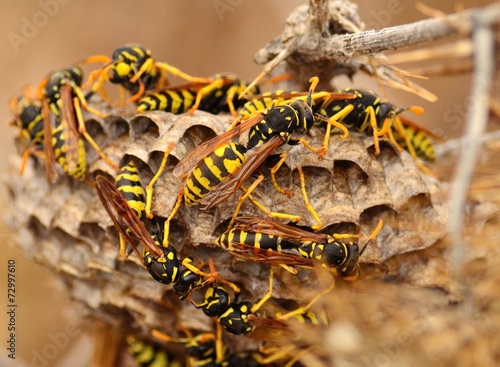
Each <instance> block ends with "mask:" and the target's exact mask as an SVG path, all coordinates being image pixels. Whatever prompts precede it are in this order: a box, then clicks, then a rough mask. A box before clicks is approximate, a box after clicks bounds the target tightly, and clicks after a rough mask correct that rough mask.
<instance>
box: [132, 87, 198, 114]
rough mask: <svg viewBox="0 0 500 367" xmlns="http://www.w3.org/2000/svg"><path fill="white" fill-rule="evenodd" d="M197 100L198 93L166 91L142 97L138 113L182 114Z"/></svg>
mask: <svg viewBox="0 0 500 367" xmlns="http://www.w3.org/2000/svg"><path fill="white" fill-rule="evenodd" d="M195 99H196V92H194V91H191V90H178V91H175V90H164V91H161V92H157V93H151V94H148V95H146V96H144V97H142V98H141V99H140V100H139V104H138V106H137V112H138V113H142V112H146V111H166V112H170V113H173V114H181V113H185V112H187V111H188V110H189V109H190V108H191V107H192V106H193V104H194V101H195Z"/></svg>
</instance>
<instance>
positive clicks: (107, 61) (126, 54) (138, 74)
mask: <svg viewBox="0 0 500 367" xmlns="http://www.w3.org/2000/svg"><path fill="white" fill-rule="evenodd" d="M83 62H85V63H92V62H102V63H104V66H103V67H101V68H100V69H98V70H95V71H93V72H92V73H91V74H90V76H89V79H88V81H87V82H86V83H85V85H84V87H85V88H88V87H90V86H92V88H91V93H95V92H96V91H100V92H101V94H103V96H106V94H105V92H104V89H103V84H104V83H105V82H106V81H109V82H111V83H114V84H120V85H121V86H122V87H123V88H125V89H126V90H128V91H129V92H130V93H131V94H132V97H130V99H129V101H131V102H133V101H137V100H138V99H139V98H141V97H142V95H143V94H144V92H145V91H148V90H152V89H158V88H162V87H165V86H167V84H168V81H167V78H166V76H165V74H166V73H170V74H172V75H175V76H178V77H180V78H182V79H185V80H187V81H190V82H194V83H209V82H210V80H209V79H207V78H196V77H193V76H191V75H188V74H186V73H184V72H182V71H181V70H179V69H177V68H176V67H174V66H172V65H169V64H167V63H164V62H158V61H156V60H155V59H154V58H153V56H152V53H151V51H150V50H148V49H146V48H144V47H143V46H141V45H137V44H127V45H124V46H120V47H118V48H117V49H116V50H115V51H114V52H113V55H112V56H111V58H109V57H107V56H105V55H96V56H91V57H89V58H87V59H86V60H84V61H83Z"/></svg>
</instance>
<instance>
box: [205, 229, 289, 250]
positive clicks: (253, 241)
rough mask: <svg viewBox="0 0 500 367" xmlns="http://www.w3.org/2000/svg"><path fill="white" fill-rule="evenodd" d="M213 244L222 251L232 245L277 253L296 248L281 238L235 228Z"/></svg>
mask: <svg viewBox="0 0 500 367" xmlns="http://www.w3.org/2000/svg"><path fill="white" fill-rule="evenodd" d="M215 243H217V244H218V245H219V246H220V247H222V248H223V249H231V247H232V246H233V243H243V244H245V245H247V246H252V247H255V248H260V249H263V250H272V251H277V252H282V251H283V250H290V249H293V248H295V247H296V245H295V244H294V243H292V242H290V241H287V240H286V239H285V238H284V237H283V236H275V235H269V234H265V233H259V232H247V231H244V230H241V229H237V228H231V229H229V230H228V231H226V232H224V233H223V234H221V235H220V236H219V237H217V239H216V240H215Z"/></svg>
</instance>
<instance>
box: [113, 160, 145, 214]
mask: <svg viewBox="0 0 500 367" xmlns="http://www.w3.org/2000/svg"><path fill="white" fill-rule="evenodd" d="M115 186H116V188H117V189H118V191H120V192H121V193H122V194H123V196H124V197H125V200H126V201H127V204H128V206H129V207H130V209H132V210H133V211H134V212H135V214H136V215H137V217H138V218H139V219H141V220H142V219H144V211H145V209H146V195H145V193H144V189H143V187H142V184H141V177H140V176H139V172H138V171H137V167H136V166H135V164H134V162H133V161H129V162H128V163H127V164H125V165H123V166H122V167H121V169H120V173H119V174H118V176H116V179H115Z"/></svg>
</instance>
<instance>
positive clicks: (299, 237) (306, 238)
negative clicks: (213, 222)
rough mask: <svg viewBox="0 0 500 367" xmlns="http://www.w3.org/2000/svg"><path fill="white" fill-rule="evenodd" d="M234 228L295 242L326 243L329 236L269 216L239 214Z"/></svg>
mask: <svg viewBox="0 0 500 367" xmlns="http://www.w3.org/2000/svg"><path fill="white" fill-rule="evenodd" d="M235 223H236V224H235V228H236V229H240V230H243V231H246V232H254V233H263V234H267V235H274V236H280V237H283V238H285V239H287V240H289V241H292V242H293V241H295V242H318V243H327V242H328V240H329V239H330V236H329V235H327V234H324V233H315V232H311V231H306V230H305V229H302V228H299V227H294V226H290V225H287V224H283V223H280V222H276V221H274V220H272V219H270V218H265V217H264V218H259V217H250V216H239V217H236V220H235Z"/></svg>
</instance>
